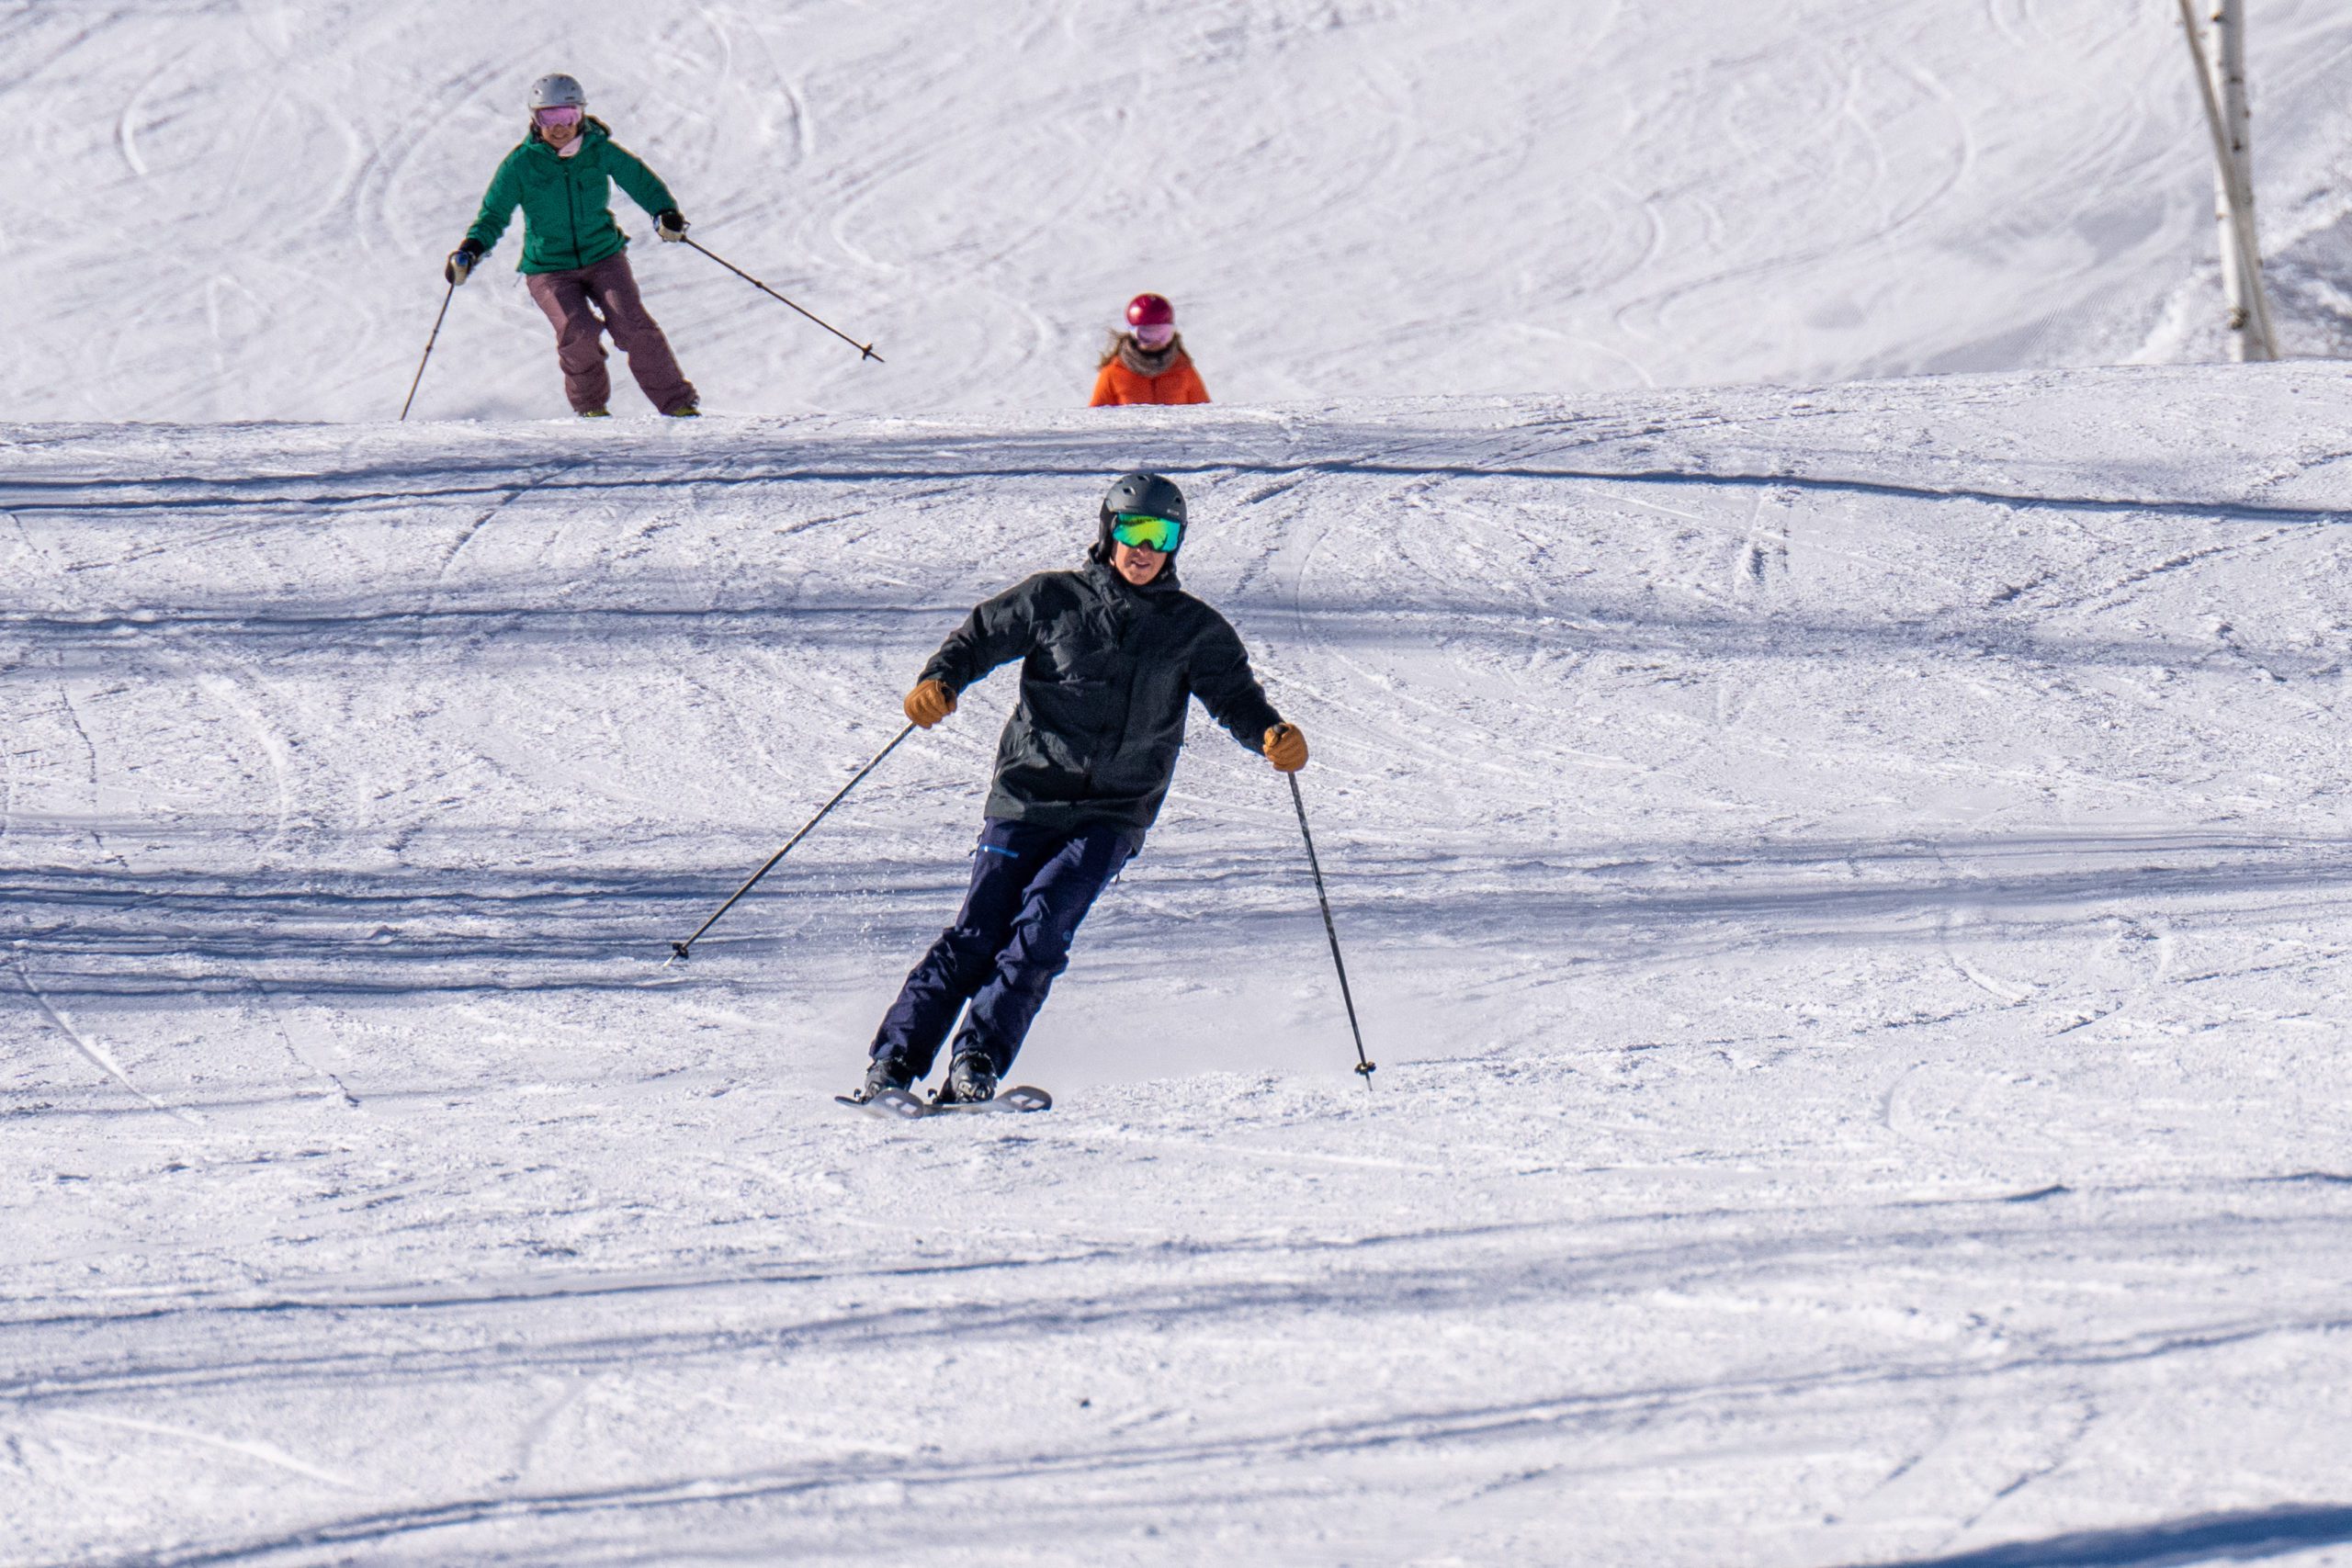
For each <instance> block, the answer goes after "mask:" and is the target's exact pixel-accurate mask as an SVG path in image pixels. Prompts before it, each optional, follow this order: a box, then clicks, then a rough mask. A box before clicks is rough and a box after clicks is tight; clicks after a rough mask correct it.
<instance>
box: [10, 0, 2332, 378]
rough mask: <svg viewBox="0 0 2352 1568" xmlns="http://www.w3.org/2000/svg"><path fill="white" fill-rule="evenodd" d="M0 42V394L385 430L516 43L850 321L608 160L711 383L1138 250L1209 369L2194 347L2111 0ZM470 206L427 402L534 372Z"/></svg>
mask: <svg viewBox="0 0 2352 1568" xmlns="http://www.w3.org/2000/svg"><path fill="white" fill-rule="evenodd" d="M2250 37H2251V48H2252V61H2253V79H2254V83H2255V91H2256V107H2257V114H2258V118H2257V122H2256V125H2257V129H2256V137H2257V146H2256V155H2257V160H2258V175H2259V178H2260V183H2261V188H2262V192H2263V201H2264V208H2265V215H2266V216H2265V236H2266V245H2267V248H2268V249H2269V251H2270V253H2271V254H2273V255H2274V256H2276V257H2277V258H2278V271H2279V282H2280V287H2281V290H2282V303H2281V310H2280V315H2281V319H2282V321H2283V322H2284V331H2285V332H2286V333H2287V335H2288V338H2289V341H2290V344H2291V345H2293V346H2294V347H2295V348H2297V349H2298V350H2299V351H2301V352H2319V351H2327V352H2339V353H2340V352H2346V351H2352V330H2347V328H2346V322H2347V321H2352V262H2347V260H2346V257H2347V255H2352V216H2347V215H2352V196H2347V195H2346V149H2347V147H2352V113H2348V112H2347V111H2346V107H2345V106H2344V102H2343V95H2342V92H2341V86H2340V85H2341V83H2342V82H2343V80H2344V78H2345V74H2346V70H2347V68H2352V17H2347V16H2346V12H2345V9H2344V7H2343V6H2341V5H2340V4H2336V3H2335V0H2262V4H2261V5H2260V6H2259V8H2258V11H2257V14H2256V18H2255V22H2254V26H2253V28H2252V30H2251V35H2250ZM0 62H4V63H0V114H5V116H6V120H5V123H6V126H7V128H8V130H9V142H10V147H11V154H12V155H11V156H10V157H9V158H8V159H7V160H6V162H5V164H0V301H5V303H0V321H5V323H6V335H7V338H8V341H9V343H10V344H11V347H12V350H13V352H12V353H10V354H9V355H6V357H5V358H0V419H39V420H54V419H99V420H120V419H149V420H153V419H165V420H183V421H196V420H245V419H295V420H367V419H385V418H390V416H391V415H392V414H393V413H394V412H397V411H398V409H399V407H400V403H401V395H402V393H403V392H404V390H405V389H406V387H407V384H408V380H409V378H410V375H411V373H412V371H413V368H414V367H415V363H416V358H417V355H418V353H419V351H420V350H421V349H422V347H423V346H424V341H425V337H426V333H427V331H428V329H429V328H430V326H431V324H432V321H433V319H434V312H435V308H436V306H437V304H438V302H439V299H440V296H441V293H442V288H441V283H440V278H439V265H440V261H439V258H440V257H441V256H442V254H444V253H446V252H447V250H448V249H449V248H450V247H451V246H453V245H454V244H455V243H457V241H458V238H459V236H460V235H461V234H462V232H463V231H464V228H465V225H466V223H467V221H468V220H469V219H470V217H471V216H472V211H473V208H474V204H475V203H476V202H477V201H478V200H479V198H480V195H481V189H482V186H484V185H485V184H486V183H487V181H488V179H489V176H490V173H491V170H492V167H493V165H494V164H495V163H496V161H497V159H498V157H499V155H500V154H501V153H502V152H503V151H504V150H505V149H506V148H507V147H508V146H510V145H512V144H513V142H514V141H515V137H516V135H517V134H518V131H519V120H520V114H519V111H518V110H517V108H516V107H515V106H516V105H517V104H518V103H519V102H520V99H521V96H522V93H523V91H524V89H525V87H526V85H527V84H528V83H529V81H530V80H531V79H532V77H534V76H535V75H537V74H538V73H541V72H543V71H547V70H550V69H559V68H560V69H567V70H571V71H574V72H577V73H580V74H581V75H582V77H583V78H584V79H585V80H586V81H587V82H588V84H589V85H590V89H591V91H592V93H593V94H594V96H595V103H596V106H597V107H598V109H599V111H600V112H602V113H604V114H605V115H606V116H607V117H608V118H610V119H611V120H612V122H613V123H614V125H615V126H616V129H617V130H618V132H619V134H620V136H621V138H622V140H623V141H625V142H627V143H629V144H631V145H634V146H636V147H638V148H639V149H640V150H642V151H643V152H646V153H647V154H648V155H649V156H650V158H651V159H652V161H653V163H654V164H655V165H656V166H657V167H658V168H660V169H662V171H663V172H664V173H665V174H666V175H668V176H669V178H670V179H671V180H672V182H673V185H674V186H675V187H676V189H677V191H678V194H679V199H680V200H681V201H682V202H683V203H684V207H685V209H686V211H687V213H688V214H689V216H690V217H692V218H694V219H695V220H696V221H697V225H698V227H697V229H696V234H697V237H698V238H701V239H703V240H705V241H707V243H709V244H710V245H711V246H712V247H713V248H714V249H715V250H717V251H718V252H719V253H720V254H724V255H728V256H729V257H730V258H732V259H733V260H735V261H736V262H737V263H738V264H739V265H743V266H746V267H748V268H749V269H751V270H752V272H754V273H755V274H757V275H759V276H763V277H765V278H767V279H769V280H770V281H771V282H774V283H775V284H777V285H778V286H779V287H782V288H784V289H785V290H786V292H787V293H789V294H792V295H793V296H795V297H796V298H798V299H801V300H802V302H803V303H805V304H807V305H808V306H809V308H811V309H813V310H817V311H819V312H820V314H823V315H825V316H827V317H829V318H830V319H832V320H834V321H838V322H839V323H841V324H842V326H843V327H844V328H845V329H846V330H848V331H850V332H852V333H855V334H856V335H857V336H858V337H859V338H860V339H861V340H864V339H867V338H871V339H873V340H875V341H876V343H877V344H878V346H879V348H880V350H881V352H882V353H883V355H885V356H886V357H887V359H888V364H887V365H886V366H881V367H876V366H875V365H872V364H861V363H860V362H859V361H858V360H857V358H856V356H855V355H853V354H851V353H850V352H849V351H848V350H846V349H845V348H843V347H842V345H841V344H838V343H836V342H834V341H833V340H831V339H830V338H827V337H825V336H824V335H823V334H822V333H819V332H818V331H817V330H816V329H814V328H812V327H809V326H808V325H807V324H806V323H804V322H802V321H799V320H798V319H797V317H794V316H792V315H791V314H790V313H789V312H788V311H786V310H784V308H783V307H781V306H778V305H775V304H773V303H770V302H768V301H765V300H763V299H760V297H759V296H757V295H755V294H753V293H752V291H751V290H750V289H748V288H746V287H745V286H744V285H742V284H741V283H740V282H738V281H737V280H736V279H734V278H732V277H729V276H727V275H726V274H725V273H723V272H721V271H720V270H719V269H718V267H717V266H715V265H712V264H710V263H709V262H707V261H706V260H704V259H703V258H702V257H700V256H696V255H694V254H691V253H687V252H684V251H683V250H682V249H680V248H677V247H664V246H660V245H657V244H654V243H649V242H650V222H649V220H647V219H646V218H645V217H644V215H642V214H641V213H639V212H637V211H636V209H634V208H632V207H630V206H629V205H628V203H627V201H626V200H625V199H624V200H622V202H621V207H620V210H621V214H622V216H623V218H624V220H626V222H627V223H628V227H629V229H630V231H632V233H634V234H635V235H636V236H637V238H638V239H639V242H641V243H639V244H638V245H637V246H636V247H635V250H634V254H635V257H636V261H637V265H638V267H639V274H640V276H641V278H642V280H643V282H644V285H645V289H646V293H647V297H648V299H649V300H650V302H651V305H652V307H653V309H654V310H655V311H656V312H657V313H658V314H659V315H660V316H661V318H662V320H663V321H664V322H665V323H666V325H667V326H668V327H669V329H670V331H671V333H672V335H673V339H674V340H675V342H676V343H677V344H678V347H679V349H680V352H681V354H682V355H683V357H684V363H685V365H686V367H687V369H688V371H689V372H690V373H691V374H692V375H693V376H695V378H696V379H697V381H698V382H699V384H700V386H701V388H702V389H703V392H704V395H705V397H706V399H707V402H708V404H709V405H710V406H711V407H713V408H717V409H725V410H730V411H737V412H758V413H789V412H817V411H826V412H866V413H904V412H910V411H927V410H970V411H981V410H996V409H1004V408H1023V409H1038V410H1043V409H1058V408H1064V407H1067V406H1069V404H1071V403H1072V402H1074V401H1077V400H1081V399H1082V398H1083V396H1084V391H1085V388H1086V386H1087V384H1088V380H1089V377H1090V374H1091V367H1092V364H1093V355H1094V353H1095V351H1096V350H1097V349H1098V348H1099V346H1100V344H1101V342H1102V336H1103V331H1104V328H1105V327H1106V325H1107V324H1108V322H1109V321H1110V320H1111V319H1112V317H1113V314H1114V311H1115V310H1117V308H1118V306H1119V305H1120V303H1121V302H1123V301H1124V300H1125V299H1126V298H1127V296H1129V295H1130V294H1132V293H1134V292H1135V291H1136V290H1137V289H1138V288H1159V289H1162V290H1165V291H1167V292H1169V293H1170V294H1172V295H1173V296H1174V297H1175V298H1176V299H1177V300H1178V301H1179V304H1180V306H1181V308H1182V312H1183V320H1184V321H1185V323H1186V325H1187V329H1188V337H1189V339H1190V341H1191V342H1192V343H1193V344H1194V346H1195V348H1196V349H1197V351H1198V352H1199V354H1200V355H1201V359H1202V363H1203V365H1204V370H1205V373H1206V375H1207V377H1208V379H1209V383H1210V387H1211V389H1212V390H1213V391H1214V392H1215V393H1216V395H1217V396H1218V397H1219V398H1220V399H1221V400H1238V401H1243V402H1249V403H1261V402H1266V401H1272V400H1301V399H1304V400H1329V399H1340V398H1349V399H1353V398H1363V397H1400V396H1408V397H1410V396H1432V395H1441V394H1453V393H1461V392H1469V393H1550V394H1570V393H1577V392H1583V391H1589V390H1593V389H1603V388H1638V387H1641V386H1645V385H1677V384H1691V383H1701V382H1724V381H1748V380H1813V379H1824V378H1850V377H1857V376H1885V375H1900V374H1909V373H1915V372H1921V371H1938V370H2003V369H2013V368H2018V367H2029V366H2041V365H2063V364H2085V363H2109V362H2113V361H2116V360H2120V359H2128V358H2132V357H2155V358H2184V357H2185V358H2210V357H2212V356H2213V355H2214V354H2215V352H2216V350H2217V346H2218V327H2217V323H2216V306H2215V288H2214V285H2213V282H2212V256H2213V251H2214V245H2213V238H2212V228H2211V222H2210V220H2209V217H2208V212H2209V209H2210V207H2211V199H2212V198H2211V176H2210V172H2209V168H2208V154H2207V151H2206V143H2205V141H2204V140H2203V137H2204V132H2203V130H2202V127H2201V124H2200V122H2199V118H2198V110H2197V108H2196V105H2195V99H2194V96H2193V93H2192V91H2191V87H2190V82H2189V76H2188V65H2187V56H2186V52H2185V51H2184V50H2183V48H2182V45H2181V40H2180V38H2179V35H2178V29H2177V25H2176V24H2175V23H2174V21H2173V19H2172V11H2171V7H2170V5H2169V4H2168V3H2158V0H1984V3H1982V4H1964V5H1963V4H1953V3H1952V0H1884V3H1881V4H1873V5H1869V6H1855V5H1832V4H1825V3H1823V0H1800V3H1794V4H1790V3H1782V4H1773V5H1741V4H1727V3H1725V0H1648V3H1645V4H1640V5H1634V4H1625V3H1623V0H1607V3H1603V0H1568V3H1563V0H1481V3H1479V4H1477V5H1470V6H1464V5H1450V4H1438V3H1435V0H1204V3H1199V4H1188V5H1184V6H1167V5H1149V4H1144V3H1143V0H1097V3H1094V4H1089V5H1084V6H1080V5H1074V4H1069V3H1066V0H999V3H996V4H991V5H989V6H967V5H961V4H948V3H946V0H894V3H893V4H890V5H886V6H864V5H853V4H847V3H842V0H795V3H793V4H778V3H773V0H767V3H762V4H756V5H754V4H747V3H743V0H705V3H701V4H697V5H695V6H645V5H639V4H623V3H620V0H570V3H568V4H565V5H561V6H548V5H529V6H524V5H514V4H504V3H491V4H483V3H482V0H464V3H462V4H460V3H457V0H401V3H398V4H389V5H388V4H384V3H382V0H372V3H368V4H360V3H356V0H316V3H313V4H307V5H302V6H294V5H288V4H278V3H265V0H240V3H237V4H211V5H193V4H173V5H153V6H101V5H97V4H95V3H93V0H40V3H39V4H32V3H19V4H16V5H13V6H11V5H6V4H0ZM513 245H514V241H513V240H512V239H510V240H509V241H508V242H507V243H506V244H505V245H504V246H503V247H502V249H501V252H500V253H499V254H497V255H496V256H494V257H493V258H492V265H490V266H489V267H487V268H486V269H485V271H484V273H483V274H482V275H481V277H480V278H479V279H478V280H477V281H476V282H474V283H472V284H469V285H468V286H467V288H465V289H464V290H462V291H461V292H460V294H459V296H458V300H457V301H456V308H455V309H454V310H452V311H451V314H450V320H449V324H448V328H447V331H446V332H445V333H443V335H442V339H441V345H440V347H439V349H438V350H437V351H436V356H435V364H434V367H433V369H432V372H431V374H430V376H429V377H428V378H427V380H426V383H425V388H424V392H423V394H422V396H421V398H420V400H419V405H418V412H420V413H421V414H422V415H424V416H425V417H431V418H451V417H462V416H475V415H481V416H499V417H516V416H535V417H544V416H547V415H550V414H554V413H557V412H560V410H561V407H562V405H561V403H560V400H559V392H558V389H557V387H556V385H555V380H554V377H553V375H552V372H551V368H550V365H549V361H550V359H551V357H552V355H551V354H550V352H549V349H548V343H547V337H548V332H547V327H546V325H545V323H544V321H542V320H541V318H540V316H539V315H538V312H537V310H535V309H534V308H533V306H532V305H531V303H530V301H529V299H527V297H526V295H525V294H524V293H523V291H522V289H521V287H520V285H519V281H518V280H517V279H516V278H515V275H514V274H513V273H512V271H511V270H510V268H511V266H512V264H513V258H514V255H515V250H514V249H513ZM616 407H619V408H623V409H626V410H628V411H635V412H641V411H642V404H641V402H640V401H639V400H638V398H637V397H636V394H635V393H634V392H633V391H626V392H624V393H623V395H622V397H621V398H620V400H618V402H617V403H616Z"/></svg>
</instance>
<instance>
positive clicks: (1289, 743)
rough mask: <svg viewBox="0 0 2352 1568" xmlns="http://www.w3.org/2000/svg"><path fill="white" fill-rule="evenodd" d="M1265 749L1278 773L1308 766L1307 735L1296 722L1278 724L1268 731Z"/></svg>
mask: <svg viewBox="0 0 2352 1568" xmlns="http://www.w3.org/2000/svg"><path fill="white" fill-rule="evenodd" d="M1265 751H1266V761H1269V762H1272V764H1273V765H1274V772H1276V773H1296V772H1298V770H1299V769H1301V768H1303V767H1305V766H1306V736H1305V735H1304V734H1302V733H1301V732H1300V730H1299V728H1298V726H1296V725H1295V724H1278V725H1276V726H1274V727H1273V728H1272V729H1269V730H1268V731H1266V745H1265Z"/></svg>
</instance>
